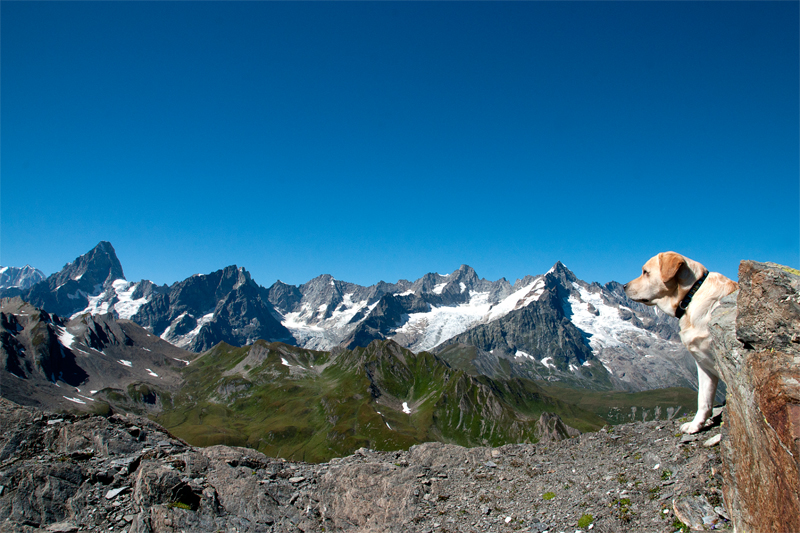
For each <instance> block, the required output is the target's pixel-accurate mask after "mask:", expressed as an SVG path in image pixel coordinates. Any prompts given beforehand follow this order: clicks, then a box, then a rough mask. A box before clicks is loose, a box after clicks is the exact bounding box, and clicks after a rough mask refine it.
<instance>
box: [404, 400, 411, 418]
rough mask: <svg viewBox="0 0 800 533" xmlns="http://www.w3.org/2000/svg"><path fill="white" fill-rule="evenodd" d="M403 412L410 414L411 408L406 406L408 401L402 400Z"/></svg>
mask: <svg viewBox="0 0 800 533" xmlns="http://www.w3.org/2000/svg"><path fill="white" fill-rule="evenodd" d="M403 412H404V413H405V414H407V415H410V414H411V409H410V408H409V407H408V402H403Z"/></svg>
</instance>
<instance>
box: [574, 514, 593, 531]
mask: <svg viewBox="0 0 800 533" xmlns="http://www.w3.org/2000/svg"><path fill="white" fill-rule="evenodd" d="M592 522H594V517H592V515H590V514H585V515H583V516H582V517H581V518H580V520H578V527H579V528H581V529H583V528H585V527H588V526H589V524H591V523H592Z"/></svg>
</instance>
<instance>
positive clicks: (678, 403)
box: [537, 382, 697, 424]
mask: <svg viewBox="0 0 800 533" xmlns="http://www.w3.org/2000/svg"><path fill="white" fill-rule="evenodd" d="M537 384H538V385H539V386H540V387H541V388H542V389H543V390H544V391H546V392H547V394H549V395H551V396H553V397H555V398H560V399H562V400H565V401H569V402H571V403H574V404H575V405H576V406H578V407H580V408H582V409H585V410H587V411H590V412H592V413H595V414H596V415H598V416H600V417H602V418H604V419H605V420H607V421H608V422H609V423H611V424H622V423H626V422H631V421H632V420H634V419H635V420H642V416H643V412H644V411H645V410H646V412H647V420H653V419H654V418H655V412H656V408H657V407H658V408H659V410H660V416H658V417H657V418H660V419H665V418H667V416H668V409H672V410H673V415H672V417H673V418H674V417H680V416H685V415H687V414H688V413H690V412H693V411H695V410H696V407H697V392H696V391H693V390H691V389H686V388H682V387H671V388H668V389H655V390H649V391H643V392H597V391H590V390H584V389H573V388H568V387H563V386H560V385H557V384H553V383H548V382H537ZM633 408H636V412H635V414H634V412H633Z"/></svg>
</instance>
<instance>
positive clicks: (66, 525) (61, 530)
mask: <svg viewBox="0 0 800 533" xmlns="http://www.w3.org/2000/svg"><path fill="white" fill-rule="evenodd" d="M46 529H47V531H53V532H54V533H74V532H75V531H78V526H76V525H75V524H73V523H72V522H57V523H55V524H50V525H49V526H47V528H46Z"/></svg>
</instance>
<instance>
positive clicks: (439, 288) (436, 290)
mask: <svg viewBox="0 0 800 533" xmlns="http://www.w3.org/2000/svg"><path fill="white" fill-rule="evenodd" d="M445 285H447V282H444V283H439V284H438V285H436V286H435V287H434V288H433V290H432V291H431V292H432V293H433V294H442V292H443V291H444V287H445Z"/></svg>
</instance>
